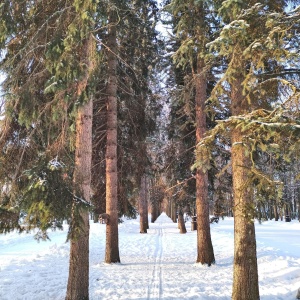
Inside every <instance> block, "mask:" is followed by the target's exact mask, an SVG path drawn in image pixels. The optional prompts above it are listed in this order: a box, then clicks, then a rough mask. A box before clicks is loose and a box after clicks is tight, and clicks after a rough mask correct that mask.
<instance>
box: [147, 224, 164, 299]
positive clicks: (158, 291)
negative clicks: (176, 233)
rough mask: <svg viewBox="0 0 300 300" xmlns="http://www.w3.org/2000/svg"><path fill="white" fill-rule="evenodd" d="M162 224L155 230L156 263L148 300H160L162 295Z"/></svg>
mask: <svg viewBox="0 0 300 300" xmlns="http://www.w3.org/2000/svg"><path fill="white" fill-rule="evenodd" d="M161 226H162V223H161V222H160V223H158V228H157V229H155V234H156V235H157V242H156V250H155V262H154V266H153V272H152V275H151V282H150V284H149V286H148V293H147V294H148V297H147V299H148V300H152V299H154V300H159V299H161V295H162V255H163V246H162V245H163V229H162V228H161Z"/></svg>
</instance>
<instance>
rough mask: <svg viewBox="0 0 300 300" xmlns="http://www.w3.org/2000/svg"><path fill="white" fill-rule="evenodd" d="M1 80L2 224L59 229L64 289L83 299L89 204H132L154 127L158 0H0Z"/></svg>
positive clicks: (110, 244)
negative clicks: (65, 263)
mask: <svg viewBox="0 0 300 300" xmlns="http://www.w3.org/2000/svg"><path fill="white" fill-rule="evenodd" d="M0 11H1V22H0V32H1V33H0V47H1V55H2V57H1V72H3V73H4V74H5V81H4V83H3V91H4V96H3V115H4V118H3V119H2V121H1V122H2V124H1V142H0V143H1V149H2V151H1V155H0V156H1V158H0V160H1V171H0V172H1V174H0V177H1V179H0V181H1V201H0V215H1V221H0V225H1V231H2V232H8V231H10V230H12V229H14V228H18V229H19V230H20V231H22V230H30V229H31V228H34V227H38V228H39V229H40V231H39V233H38V234H37V238H44V239H45V238H47V230H48V229H50V228H52V229H53V228H57V227H59V228H61V226H62V222H63V220H65V219H68V220H69V222H70V226H69V228H70V230H69V234H68V238H69V239H70V242H71V248H70V266H69V278H68V287H67V295H66V299H88V297H89V292H88V286H89V211H92V212H93V214H94V216H95V218H96V219H97V215H99V214H101V213H105V212H106V213H107V215H108V216H109V219H108V222H107V226H106V228H107V230H106V253H105V261H106V262H107V263H116V262H119V261H120V257H119V247H118V220H119V216H120V215H122V214H127V215H128V216H131V217H132V216H135V215H136V207H137V205H136V201H135V198H138V195H139V191H138V188H137V187H139V186H140V185H142V184H143V181H142V180H141V178H142V177H143V176H144V174H145V173H146V172H147V169H148V166H149V159H148V157H147V152H146V150H147V149H146V145H145V142H146V137H147V135H149V134H150V133H151V131H153V129H154V127H155V118H156V115H157V111H158V109H157V105H156V103H155V102H154V99H155V93H154V92H153V90H154V88H153V87H152V86H153V85H154V84H153V82H154V79H153V72H154V69H155V65H156V61H157V49H158V40H157V33H156V31H155V28H154V26H153V23H154V22H155V19H156V13H157V7H156V3H155V2H154V1H152V0H149V1H148V0H147V1H140V0H136V1H131V2H130V3H128V2H127V1H109V2H108V1H93V0H76V1H68V0H66V1H51V2H49V1H18V2H16V1H9V0H5V1H3V3H1V5H0Z"/></svg>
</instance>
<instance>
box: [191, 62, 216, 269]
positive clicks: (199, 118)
mask: <svg viewBox="0 0 300 300" xmlns="http://www.w3.org/2000/svg"><path fill="white" fill-rule="evenodd" d="M195 76H196V77H195V81H196V99H195V102H196V107H195V110H196V144H198V143H199V142H200V140H201V139H202V138H203V137H204V134H205V132H206V113H205V101H206V97H207V95H206V88H207V78H206V72H205V62H204V60H203V59H202V58H200V57H199V58H198V62H197V74H196V75H195ZM196 212H197V263H201V264H207V265H208V266H210V265H211V264H214V263H215V256H214V250H213V246H212V241H211V235H210V224H209V203H208V174H207V172H203V171H202V170H200V169H197V170H196Z"/></svg>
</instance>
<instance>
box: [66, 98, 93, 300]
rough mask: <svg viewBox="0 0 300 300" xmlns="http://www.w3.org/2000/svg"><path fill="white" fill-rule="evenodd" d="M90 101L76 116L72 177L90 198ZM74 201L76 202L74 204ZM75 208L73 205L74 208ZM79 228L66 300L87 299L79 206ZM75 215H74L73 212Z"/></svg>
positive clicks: (85, 218)
mask: <svg viewBox="0 0 300 300" xmlns="http://www.w3.org/2000/svg"><path fill="white" fill-rule="evenodd" d="M92 107H93V104H92V101H89V102H88V103H86V104H85V105H84V106H82V107H81V108H79V111H78V115H77V120H76V153H75V170H74V174H73V181H74V185H75V188H76V190H79V191H80V197H82V198H83V199H84V200H85V201H87V202H90V183H91V159H92V115H93V109H92ZM74 205H76V204H74ZM75 209H76V208H75V207H74V210H75ZM79 217H80V218H81V219H82V220H81V221H82V224H80V226H81V231H80V233H79V234H78V236H76V237H75V239H72V240H71V248H70V263H69V278H68V287H67V294H66V300H76V299H89V212H88V210H86V209H81V210H80V212H79ZM73 218H75V215H73Z"/></svg>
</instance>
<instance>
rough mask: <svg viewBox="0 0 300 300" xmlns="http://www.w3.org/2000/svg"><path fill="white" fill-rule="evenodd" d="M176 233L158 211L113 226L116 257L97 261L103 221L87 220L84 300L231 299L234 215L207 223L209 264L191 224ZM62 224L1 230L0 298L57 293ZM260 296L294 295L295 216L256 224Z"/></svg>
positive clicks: (298, 279) (64, 265)
mask: <svg viewBox="0 0 300 300" xmlns="http://www.w3.org/2000/svg"><path fill="white" fill-rule="evenodd" d="M186 226H187V229H188V233H187V234H185V235H183V234H179V231H178V229H177V224H174V223H173V222H172V221H171V220H170V219H169V218H168V217H167V216H166V215H165V214H162V215H161V216H160V217H159V218H158V220H157V221H156V222H155V223H154V224H151V223H150V229H149V231H148V234H140V233H139V221H138V219H137V220H125V222H124V223H122V224H121V225H120V227H119V232H120V257H121V264H114V265H107V264H104V263H103V260H104V248H105V246H104V245H105V225H102V224H93V223H91V234H90V299H91V300H104V299H110V300H111V299H124V300H128V299H136V300H146V299H165V300H167V299H168V300H171V299H178V300H179V299H180V300H181V299H190V300H191V299H200V300H214V299H217V300H221V299H226V300H229V299H231V286H232V262H233V219H232V218H226V219H225V220H223V221H222V220H220V222H219V224H212V225H211V230H212V239H213V246H214V251H215V257H216V264H215V265H214V266H212V267H204V266H200V265H199V264H195V259H196V231H193V232H191V231H190V228H191V227H190V222H187V223H186ZM66 232H67V230H66V229H65V231H56V232H53V233H50V238H51V241H47V242H40V243H37V242H36V241H35V240H34V239H33V235H32V234H21V235H19V234H16V233H11V234H7V235H0V299H1V300H61V299H64V297H65V292H66V286H67V278H68V257H69V243H65V239H66ZM256 232H257V246H258V249H257V251H258V266H259V283H260V295H261V300H279V299H282V300H289V299H295V296H296V290H297V289H298V288H299V287H300V223H299V222H298V221H292V222H291V223H285V222H280V221H279V222H275V221H268V222H264V223H263V224H261V225H260V224H256Z"/></svg>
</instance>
